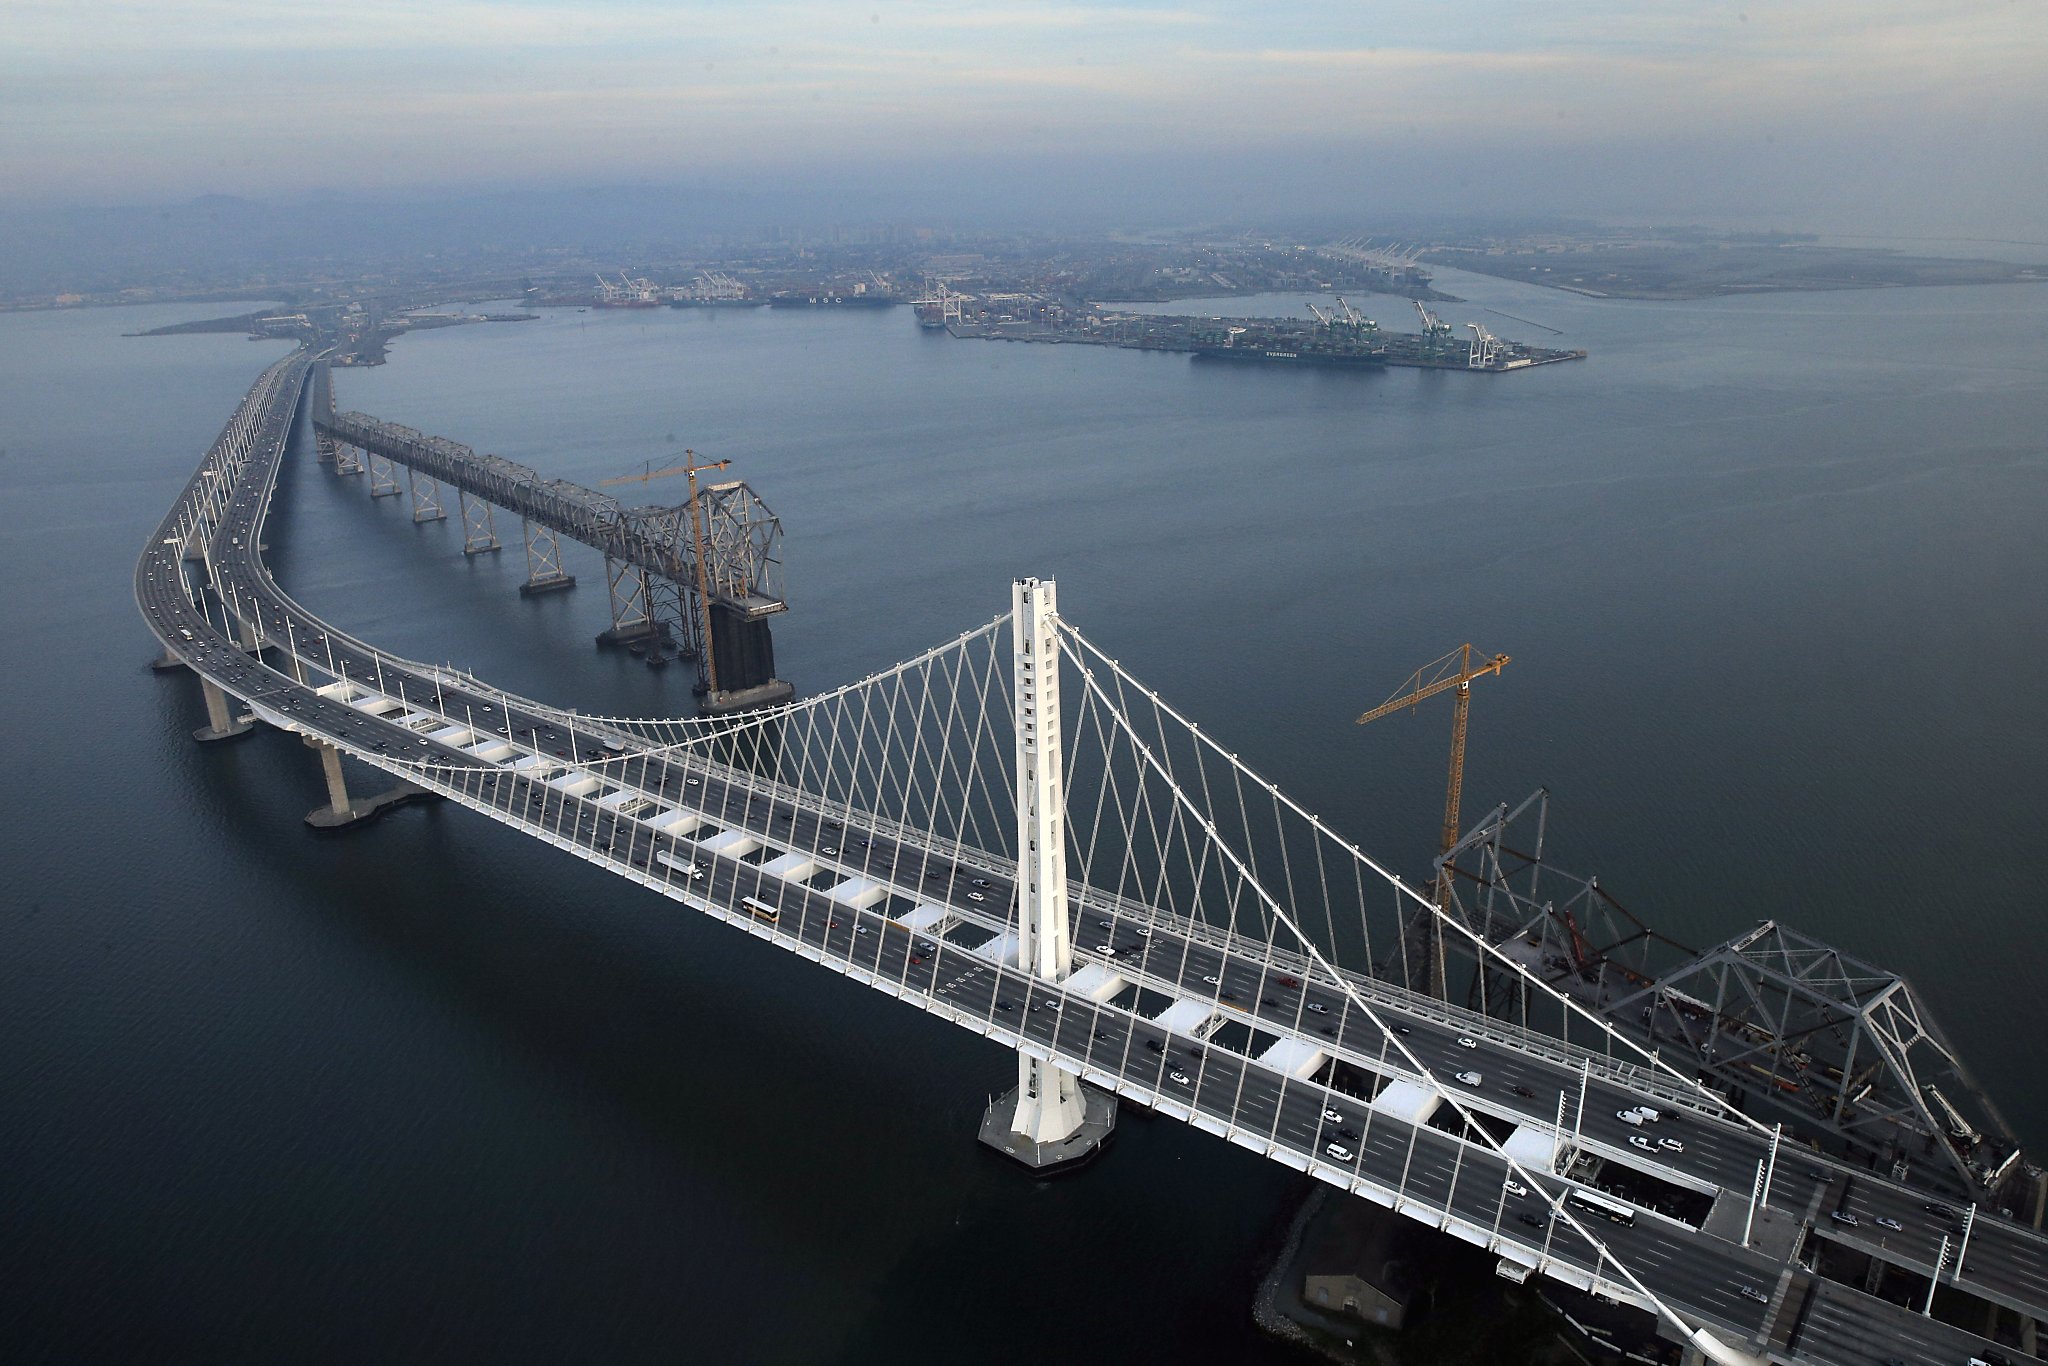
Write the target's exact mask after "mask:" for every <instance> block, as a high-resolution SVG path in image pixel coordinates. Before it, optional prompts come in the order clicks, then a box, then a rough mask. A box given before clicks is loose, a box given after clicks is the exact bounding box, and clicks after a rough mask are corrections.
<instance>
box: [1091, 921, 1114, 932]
mask: <svg viewBox="0 0 2048 1366" xmlns="http://www.w3.org/2000/svg"><path fill="white" fill-rule="evenodd" d="M1095 928H1096V929H1098V930H1113V929H1115V928H1116V923H1115V922H1114V921H1110V920H1098V921H1096V922H1095Z"/></svg>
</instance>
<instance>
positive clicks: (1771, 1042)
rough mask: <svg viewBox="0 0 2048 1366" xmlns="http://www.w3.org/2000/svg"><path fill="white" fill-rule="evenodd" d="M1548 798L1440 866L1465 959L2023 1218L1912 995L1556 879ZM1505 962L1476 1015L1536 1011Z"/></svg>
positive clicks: (1898, 981) (1504, 811)
mask: <svg viewBox="0 0 2048 1366" xmlns="http://www.w3.org/2000/svg"><path fill="white" fill-rule="evenodd" d="M1548 813H1549V794H1548V793H1547V792H1544V791H1541V790H1539V791H1537V792H1536V793H1534V794H1533V795H1531V796H1530V797H1529V798H1528V799H1527V800H1525V801H1524V802H1523V803H1522V804H1521V805H1520V806H1519V807H1515V808H1513V809H1510V808H1508V807H1506V806H1500V807H1497V808H1495V809H1494V810H1493V811H1492V812H1491V813H1489V814H1488V815H1487V817H1486V818H1485V819H1484V820H1482V821H1481V822H1479V824H1478V825H1476V826H1474V827H1473V829H1472V830H1471V831H1470V832H1469V833H1467V834H1466V835H1465V836H1464V838H1463V839H1461V840H1460V841H1459V842H1458V843H1457V844H1456V845H1455V846H1454V847H1453V848H1452V849H1451V850H1450V851H1449V852H1447V853H1446V854H1445V855H1444V857H1443V858H1442V859H1441V860H1440V861H1439V866H1440V868H1441V869H1442V870H1443V872H1444V874H1446V878H1445V883H1446V885H1447V887H1448V889H1449V893H1450V895H1449V901H1448V905H1447V907H1446V909H1447V910H1449V911H1450V913H1451V914H1452V915H1453V916H1454V917H1455V918H1456V919H1457V920H1458V921H1459V922H1460V923H1461V924H1462V925H1463V926H1464V927H1465V928H1466V933H1467V934H1468V935H1469V936H1470V940H1469V943H1471V944H1478V943H1485V944H1489V945H1492V946H1495V947H1496V948H1497V949H1498V951H1499V952H1500V954H1501V955H1503V956H1504V958H1505V959H1508V960H1512V961H1514V962H1516V963H1517V964H1519V965H1520V966H1521V967H1522V968H1523V969H1524V970H1526V971H1527V972H1528V973H1529V974H1531V976H1532V977H1533V978H1534V979H1536V980H1540V981H1543V982H1545V983H1548V984H1549V985H1550V986H1551V987H1553V988H1554V989H1556V990H1558V991H1562V992H1564V993H1566V994H1567V995H1569V996H1571V997H1573V998H1574V999H1576V1000H1578V1001H1580V1002H1581V1003H1583V1004H1584V1005H1586V1006H1587V1007H1589V1008H1591V1009H1594V1010H1597V1011H1599V1012H1600V1013H1601V1014H1603V1015H1605V1016H1607V1017H1608V1018H1609V1019H1611V1020H1612V1022H1613V1023H1614V1024H1615V1025H1616V1026H1617V1027H1618V1028H1621V1029H1623V1030H1626V1031H1628V1032H1629V1033H1631V1034H1633V1035H1635V1036H1636V1037H1637V1038H1639V1039H1641V1040H1643V1041H1644V1042H1646V1043H1647V1044H1648V1045H1649V1046H1650V1047H1653V1048H1658V1049H1661V1050H1663V1051H1665V1052H1666V1053H1670V1054H1676V1055H1678V1056H1683V1057H1686V1058H1688V1059H1689V1065H1690V1066H1691V1067H1692V1068H1693V1069H1694V1070H1695V1071H1696V1073H1697V1075H1698V1077H1699V1078H1700V1080H1701V1081H1703V1082H1706V1083H1708V1084H1710V1085H1712V1086H1713V1087H1714V1088H1715V1089H1716V1090H1717V1091H1719V1092H1721V1093H1722V1094H1724V1095H1726V1096H1728V1097H1729V1098H1730V1099H1731V1100H1732V1101H1734V1102H1735V1103H1736V1104H1737V1105H1739V1106H1740V1107H1742V1108H1743V1109H1745V1110H1746V1111H1748V1112H1750V1113H1752V1114H1768V1115H1771V1117H1772V1118H1779V1117H1782V1118H1783V1119H1784V1120H1785V1121H1786V1122H1787V1124H1788V1133H1789V1132H1790V1131H1792V1130H1797V1131H1799V1132H1802V1133H1818V1134H1821V1135H1825V1136H1827V1138H1828V1139H1829V1140H1830V1146H1831V1147H1833V1148H1834V1149H1835V1150H1836V1151H1837V1152H1840V1153H1842V1154H1843V1155H1845V1156H1848V1157H1850V1158H1852V1159H1855V1160H1857V1161H1861V1162H1864V1163H1866V1164H1868V1165H1870V1166H1873V1167H1878V1168H1882V1169H1887V1170H1889V1171H1891V1172H1892V1174H1893V1175H1894V1176H1896V1177H1899V1178H1900V1179H1904V1178H1905V1176H1906V1174H1907V1172H1908V1171H1909V1169H1913V1170H1917V1177H1918V1179H1919V1180H1921V1181H1923V1182H1926V1183H1928V1184H1930V1185H1933V1186H1936V1187H1938V1188H1941V1189H1944V1190H1946V1191H1948V1192H1951V1193H1953V1194H1955V1195H1960V1196H1963V1197H1966V1198H1968V1199H1970V1200H1973V1201H1976V1202H1979V1203H1983V1204H1986V1205H1990V1206H1993V1207H1999V1206H2006V1205H2013V1206H2018V1205H2023V1204H2030V1203H2031V1202H2032V1200H2033V1199H2034V1198H2035V1197H2034V1196H2033V1195H2032V1193H2031V1191H2030V1187H2031V1185H2032V1184H2033V1182H2034V1180H2035V1178H2034V1176H2033V1174H2032V1173H2031V1172H2030V1171H2029V1170H2028V1169H2027V1168H2026V1167H2025V1166H2024V1164H2023V1163H2022V1161H2021V1157H2020V1146H2019V1141H2018V1139H2017V1138H2016V1137H2015V1136H2014V1133H2013V1130H2012V1126H2011V1125H2010V1124H2008V1123H2007V1122H2006V1120H2005V1117H2004V1116H2003V1115H2001V1114H2000V1113H1999V1111H1998V1108H1997V1106H1996V1105H1994V1104H1993V1103H1992V1101H1991V1098H1990V1097H1989V1096H1988V1095H1986V1094H1985V1092H1984V1091H1983V1089H1982V1088H1981V1087H1979V1086H1978V1085H1977V1083H1976V1082H1975V1081H1974V1080H1973V1079H1972V1078H1971V1077H1970V1075H1969V1073H1968V1072H1967V1071H1966V1070H1965V1069H1964V1067H1963V1063H1962V1060H1961V1058H1960V1057H1959V1056H1958V1054H1957V1052H1956V1050H1955V1048H1954V1047H1953V1046H1951V1045H1950V1043H1949V1042H1948V1040H1947V1039H1946V1038H1945V1037H1944V1036H1943V1034H1942V1032H1941V1030H1940V1028H1939V1026H1937V1025H1936V1023H1935V1021H1934V1019H1933V1017H1932V1015H1931V1014H1930V1013H1929V1012H1928V1010H1927V1008H1926V1005H1925V1004H1924V1002H1922V1001H1921V999H1920V998H1919V996H1918V994H1917V993H1915V991H1914V990H1913V987H1912V984H1911V983H1909V982H1908V981H1907V980H1906V979H1905V978H1904V977H1902V976H1900V975H1899V974H1897V973H1895V972H1890V971H1887V970H1885V969H1883V968H1880V967H1876V966H1874V965H1872V964H1870V963H1867V962H1864V961H1862V960H1860V959H1857V958H1854V957H1851V956H1850V955H1848V954H1846V953H1843V952H1842V951H1841V950H1840V949H1837V948H1835V947H1833V946H1832V945H1829V944H1826V943H1823V942H1821V941H1820V940H1818V939H1815V938H1813V937H1811V936H1809V935H1806V934H1802V933H1801V932H1799V931H1797V930H1794V929H1792V928H1790V927H1789V926H1786V925H1782V924H1779V923H1778V922H1776V921H1774V920H1766V921H1764V922H1762V923H1761V924H1759V925H1757V926H1755V927H1754V928H1752V929H1750V930H1747V931H1745V932H1744V933H1742V934H1739V935H1737V936H1736V937H1735V938H1733V939H1731V940H1729V941H1727V942H1726V943H1723V944H1720V945H1717V946H1715V947H1713V948H1710V949H1706V950H1704V951H1695V950H1693V949H1690V948H1687V947H1685V946H1684V945H1682V944H1680V943H1678V942H1677V941H1675V940H1673V939H1670V938H1667V937H1666V936H1664V935H1662V934H1659V933H1658V932H1657V931H1655V930H1654V929H1651V928H1650V927H1649V926H1648V925H1647V924H1646V923H1645V922H1644V921H1642V920H1640V919H1638V918H1637V917H1636V916H1635V915H1634V914H1632V913H1631V912H1630V911H1628V910H1627V909H1626V908H1625V907H1623V906H1622V905H1621V903H1620V902H1618V901H1616V900H1615V899H1614V898H1613V897H1612V896H1611V895H1609V894H1608V892H1607V891H1606V890H1605V889H1603V888H1602V887H1601V886H1600V880H1599V879H1598V878H1595V877H1588V876H1584V875H1582V874H1578V873H1574V872H1570V871H1567V870H1565V869H1563V868H1560V867H1558V866H1557V865H1556V864H1554V863H1552V862H1551V861H1550V860H1549V858H1548V857H1547V850H1546V848H1545V843H1546V837H1547V833H1548V831H1547V826H1548ZM1497 966H1498V965H1497V964H1495V965H1492V967H1490V968H1489V970H1487V971H1481V972H1475V973H1474V974H1473V975H1472V977H1471V987H1470V989H1471V994H1472V999H1471V1001H1470V1004H1471V1005H1472V1006H1473V1007H1475V1008H1477V1009H1481V1010H1484V1011H1485V1012H1486V1013H1487V1014H1489V1015H1493V1016H1496V1017H1505V1018H1511V1019H1512V1018H1517V1017H1519V1016H1522V1015H1524V1014H1525V1013H1526V1012H1527V1011H1528V1010H1529V1008H1530V1004H1531V1001H1530V998H1529V995H1528V993H1527V992H1526V991H1524V990H1522V989H1521V987H1520V985H1519V983H1517V982H1515V981H1511V980H1509V979H1508V977H1506V976H1504V975H1503V974H1501V973H1500V972H1499V971H1498V970H1497Z"/></svg>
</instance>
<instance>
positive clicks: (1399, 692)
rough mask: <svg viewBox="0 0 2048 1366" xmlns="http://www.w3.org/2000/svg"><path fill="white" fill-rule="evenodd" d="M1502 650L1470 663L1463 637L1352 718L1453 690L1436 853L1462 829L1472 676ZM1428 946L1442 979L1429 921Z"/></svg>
mask: <svg viewBox="0 0 2048 1366" xmlns="http://www.w3.org/2000/svg"><path fill="white" fill-rule="evenodd" d="M1507 662H1508V657H1507V656H1506V655H1495V656H1493V658H1491V659H1489V660H1486V661H1485V662H1484V663H1482V664H1480V665H1479V667H1478V668H1476V669H1475V668H1474V667H1472V646H1471V644H1470V643H1469V642H1468V643H1466V644H1464V645H1460V646H1459V647H1458V648H1457V649H1455V650H1453V651H1451V652H1450V653H1449V654H1447V655H1445V656H1443V657H1442V658H1441V659H1437V660H1433V661H1431V662H1430V663H1428V664H1425V665H1423V666H1422V667H1421V668H1419V669H1417V670H1416V671H1415V672H1414V673H1412V674H1410V675H1409V676H1408V681H1407V682H1405V683H1403V684H1402V685H1401V686H1400V687H1399V688H1396V689H1395V690H1394V696H1392V697H1390V698H1388V699H1387V700H1386V701H1384V702H1382V703H1380V704H1379V705H1378V706H1377V707H1374V708H1373V709H1372V710H1371V711H1369V712H1366V713H1365V714H1364V715H1362V716H1360V717H1359V718H1358V724H1359V725H1361V726H1362V725H1364V724H1365V723H1366V722H1368V721H1377V720H1379V719H1380V718H1381V717H1382V716H1385V715H1386V714H1387V713H1389V712H1394V711H1399V710H1400V709H1401V708H1403V707H1408V708H1411V709H1412V708H1414V707H1415V706H1416V705H1417V704H1418V703H1420V702H1421V701H1422V700H1423V699H1424V698H1426V697H1435V696H1436V695H1437V694H1438V693H1440V692H1451V691H1453V690H1455V691H1456V693H1457V696H1456V699H1455V702H1456V705H1455V707H1454V708H1453V710H1452V712H1451V774H1450V782H1449V784H1448V786H1447V790H1446V791H1445V793H1444V824H1443V830H1442V832H1441V835H1440V837H1439V839H1438V842H1437V855H1438V857H1442V856H1443V855H1445V854H1448V853H1450V852H1451V846H1452V845H1454V844H1456V843H1457V842H1458V836H1459V834H1460V833H1462V832H1461V831H1460V830H1459V828H1458V810H1459V806H1460V804H1461V803H1462V802H1463V800H1464V796H1465V729H1466V723H1467V721H1468V719H1469V718H1470V716H1471V712H1472V680H1473V679H1475V678H1483V677H1485V676H1486V675H1487V674H1497V673H1499V672H1500V671H1501V669H1502V668H1503V667H1505V666H1506V664H1507ZM1450 903H1451V876H1450V872H1449V870H1448V869H1444V870H1442V871H1440V872H1439V873H1438V874H1437V880H1436V908H1437V910H1438V911H1439V912H1445V911H1448V910H1449V909H1450ZM1429 942H1430V944H1431V945H1432V950H1431V952H1430V953H1429V954H1428V955H1427V961H1428V963H1429V966H1430V969H1431V971H1432V972H1433V973H1434V981H1435V982H1436V983H1437V984H1439V985H1440V984H1442V982H1443V980H1444V965H1443V939H1442V936H1441V935H1439V934H1438V933H1437V931H1436V928H1435V926H1431V928H1430V938H1429Z"/></svg>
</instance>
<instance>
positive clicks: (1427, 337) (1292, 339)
mask: <svg viewBox="0 0 2048 1366" xmlns="http://www.w3.org/2000/svg"><path fill="white" fill-rule="evenodd" d="M1337 305H1338V306H1337V309H1336V311H1334V312H1332V311H1327V310H1325V309H1322V308H1319V307H1318V306H1316V305H1315V304H1310V305H1309V312H1310V313H1311V315H1312V317H1310V318H1300V319H1296V318H1200V317H1194V316H1191V315H1183V314H1149V313H1119V312H1113V311H1110V310H1107V309H1102V308H1098V307H1095V306H1092V305H1088V304H1076V303H1071V302H1068V301H1063V300H1055V299H1041V298H1036V297H1031V296H1017V295H1006V296H1002V297H1001V298H998V299H986V300H984V299H976V298H975V297H974V296H972V295H966V294H957V293H953V292H951V291H948V290H941V291H940V294H939V297H937V298H934V299H925V300H920V301H919V302H918V323H919V325H921V326H923V327H926V328H929V329H932V330H939V329H943V330H944V331H945V332H946V333H947V335H949V336H954V337H971V338H976V339H979V340H983V341H1023V342H1051V343H1063V342H1064V343H1075V344H1080V345H1084V346H1116V347H1122V348H1125V349H1126V350H1133V351H1174V352H1182V353H1185V354H1188V355H1192V356H1197V357H1200V358H1202V359H1204V360H1214V361H1221V362H1226V363H1232V364H1255V365H1314V366H1326V367H1341V368H1346V369H1367V370H1370V369H1380V368H1383V367H1386V366H1390V365H1400V366H1409V367H1412V368H1417V369H1425V370H1467V371H1479V372H1481V373H1483V374H1504V373H1506V372H1507V371H1510V370H1527V369H1531V368H1533V367H1535V366H1538V365H1556V364H1558V363H1560V362H1562V361H1568V360H1584V359H1585V358H1586V353H1585V352H1584V351H1578V350H1559V349H1556V348H1553V347H1544V346H1531V345H1529V344H1528V343H1526V342H1518V341H1509V340H1507V339H1505V338H1502V337H1496V336H1494V335H1493V334H1492V333H1491V332H1489V331H1487V330H1486V328H1485V327H1484V326H1482V325H1481V324H1479V323H1467V324H1466V330H1467V331H1469V332H1470V333H1471V334H1472V335H1471V336H1470V337H1469V338H1464V337H1460V336H1458V335H1457V334H1456V332H1455V331H1454V330H1453V329H1452V327H1451V325H1450V324H1449V323H1447V322H1445V321H1443V320H1442V319H1441V318H1439V317H1438V316H1437V315H1436V314H1435V313H1433V312H1431V311H1430V310H1429V308H1428V306H1427V305H1425V304H1423V303H1421V302H1420V301H1417V302H1416V304H1415V308H1416V311H1417V313H1418V314H1420V316H1421V320H1422V329H1423V330H1422V331H1420V332H1388V331H1384V330H1382V329H1381V328H1380V326H1379V324H1378V323H1375V322H1374V321H1373V320H1372V319H1370V318H1367V317H1364V316H1362V315H1360V314H1359V313H1358V311H1357V310H1356V309H1353V308H1352V307H1351V306H1350V305H1348V304H1346V303H1345V302H1344V301H1343V300H1342V299H1339V300H1338V301H1337Z"/></svg>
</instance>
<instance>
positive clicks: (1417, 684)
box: [1357, 303, 1508, 990]
mask: <svg viewBox="0 0 2048 1366" xmlns="http://www.w3.org/2000/svg"><path fill="white" fill-rule="evenodd" d="M1416 307H1417V308H1421V307H1422V305H1421V304H1419V303H1418V304H1417V305H1416ZM1424 316H1425V317H1427V316H1428V311H1427V310H1426V309H1425V310H1424ZM1507 663H1508V657H1507V656H1506V655H1495V656H1493V657H1492V658H1491V659H1488V660H1486V661H1485V662H1483V663H1481V664H1480V665H1479V667H1477V668H1474V667H1473V666H1472V646H1471V644H1470V643H1469V642H1468V643H1466V644H1464V645H1460V646H1459V647H1458V648H1457V649H1455V650H1452V651H1451V652H1450V653H1449V654H1447V655H1444V656H1443V657H1442V658H1440V659H1436V660H1433V661H1431V662H1430V663H1428V664H1425V665H1423V666H1422V667H1421V668H1419V669H1417V670H1416V671H1415V672H1414V673H1412V674H1410V675H1409V676H1408V681H1407V682H1406V683H1403V684H1402V685H1401V686H1400V687H1399V688H1397V689H1395V695H1394V696H1393V697H1390V698H1388V699H1387V700H1386V701H1384V702H1382V703H1380V704H1379V705H1378V706H1377V707H1374V708H1373V709H1372V710H1371V711H1368V712H1366V713H1365V714H1363V715H1362V716H1360V717H1359V718H1358V721H1357V724H1359V725H1361V726H1362V725H1364V724H1365V723H1366V722H1368V721H1377V720H1379V719H1380V718H1381V717H1382V716H1385V715H1387V714H1388V713H1389V712H1395V711H1399V710H1400V709H1401V708H1403V707H1408V708H1411V709H1412V708H1414V707H1415V706H1416V705H1417V704H1419V703H1420V702H1422V700H1423V699H1424V698H1429V697H1435V696H1436V695H1437V694H1438V693H1441V692H1455V694H1456V706H1455V707H1454V708H1453V709H1452V711H1451V766H1450V781H1449V783H1448V784H1447V785H1446V790H1445V793H1444V823H1443V829H1442V831H1441V832H1440V838H1439V839H1438V841H1437V856H1438V858H1440V859H1441V858H1442V857H1443V856H1444V855H1445V854H1448V853H1450V852H1451V846H1452V845H1455V844H1456V843H1457V842H1458V836H1459V834H1460V833H1461V832H1460V831H1459V828H1458V813H1459V808H1460V806H1461V805H1462V803H1463V800H1464V795H1465V732H1466V726H1467V722H1468V720H1469V718H1470V716H1471V712H1472V680H1473V679H1475V678H1484V677H1485V676H1486V675H1487V674H1498V673H1499V672H1500V671H1501V670H1502V669H1503V668H1505V667H1506V666H1507ZM1450 902H1451V874H1450V869H1449V867H1448V866H1440V867H1439V868H1438V870H1437V878H1436V908H1437V911H1438V912H1439V913H1442V912H1446V911H1448V910H1449V909H1450ZM1429 945H1430V951H1429V953H1428V954H1427V956H1426V961H1427V963H1428V965H1429V970H1430V972H1431V973H1432V983H1433V985H1432V987H1431V990H1436V989H1438V988H1440V986H1441V984H1442V983H1443V981H1444V967H1443V938H1442V935H1441V934H1440V933H1439V932H1438V930H1437V927H1436V925H1435V924H1434V923H1432V924H1431V925H1430V929H1429Z"/></svg>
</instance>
